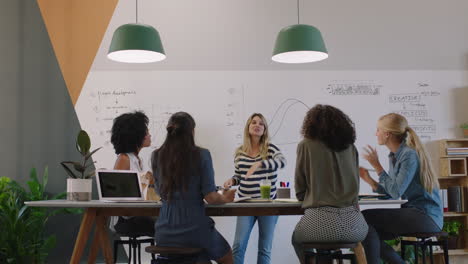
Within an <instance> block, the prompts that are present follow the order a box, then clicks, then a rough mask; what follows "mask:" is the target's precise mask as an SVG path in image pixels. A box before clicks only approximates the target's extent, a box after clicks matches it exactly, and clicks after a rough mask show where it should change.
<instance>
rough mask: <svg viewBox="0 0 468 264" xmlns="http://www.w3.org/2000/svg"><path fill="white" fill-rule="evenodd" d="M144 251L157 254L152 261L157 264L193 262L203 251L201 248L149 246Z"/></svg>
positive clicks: (190, 263) (191, 263) (192, 263)
mask: <svg viewBox="0 0 468 264" xmlns="http://www.w3.org/2000/svg"><path fill="white" fill-rule="evenodd" d="M145 251H146V252H148V253H151V254H158V256H157V258H156V261H155V262H154V263H158V264H194V263H196V262H197V259H198V256H199V255H200V253H201V252H202V251H203V249H202V248H185V247H160V246H149V247H146V248H145ZM151 263H153V262H151Z"/></svg>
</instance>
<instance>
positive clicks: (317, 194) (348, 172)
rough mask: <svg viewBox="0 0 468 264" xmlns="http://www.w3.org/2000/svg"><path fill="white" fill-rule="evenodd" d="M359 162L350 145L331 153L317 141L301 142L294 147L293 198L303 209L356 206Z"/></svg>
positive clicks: (353, 148)
mask: <svg viewBox="0 0 468 264" xmlns="http://www.w3.org/2000/svg"><path fill="white" fill-rule="evenodd" d="M358 163H359V159H358V152H357V150H356V147H355V146H354V145H350V146H349V147H348V148H347V149H345V150H343V151H341V152H335V151H332V150H331V149H329V148H328V147H327V146H326V145H324V144H323V143H322V142H320V141H318V140H311V139H307V138H306V139H304V140H302V141H301V142H300V143H299V145H298V146H297V161H296V172H295V189H296V197H297V199H298V200H299V201H303V203H302V207H303V208H312V207H322V206H332V207H348V206H351V205H356V204H357V202H358V193H359V165H358Z"/></svg>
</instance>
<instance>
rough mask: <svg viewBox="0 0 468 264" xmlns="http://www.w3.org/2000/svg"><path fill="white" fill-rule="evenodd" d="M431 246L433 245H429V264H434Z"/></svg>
mask: <svg viewBox="0 0 468 264" xmlns="http://www.w3.org/2000/svg"><path fill="white" fill-rule="evenodd" d="M431 242H432V240H431ZM432 245H433V244H429V254H430V261H431V264H434V251H433V250H432Z"/></svg>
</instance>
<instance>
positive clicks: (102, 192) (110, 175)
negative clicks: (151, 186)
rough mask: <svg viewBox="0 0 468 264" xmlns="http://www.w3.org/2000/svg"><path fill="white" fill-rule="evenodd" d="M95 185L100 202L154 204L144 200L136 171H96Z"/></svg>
mask: <svg viewBox="0 0 468 264" xmlns="http://www.w3.org/2000/svg"><path fill="white" fill-rule="evenodd" d="M96 183H97V189H98V194H99V200H100V201H103V202H123V203H129V202H130V203H131V202H137V203H145V202H150V203H154V201H147V200H145V198H144V196H143V192H142V189H141V182H140V177H139V175H138V172H137V171H130V170H97V171H96Z"/></svg>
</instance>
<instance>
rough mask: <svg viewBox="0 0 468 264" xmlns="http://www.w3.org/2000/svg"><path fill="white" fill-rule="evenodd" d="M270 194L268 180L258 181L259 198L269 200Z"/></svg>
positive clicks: (269, 182)
mask: <svg viewBox="0 0 468 264" xmlns="http://www.w3.org/2000/svg"><path fill="white" fill-rule="evenodd" d="M270 193H271V181H270V180H268V179H263V180H261V181H260V198H262V199H270Z"/></svg>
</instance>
